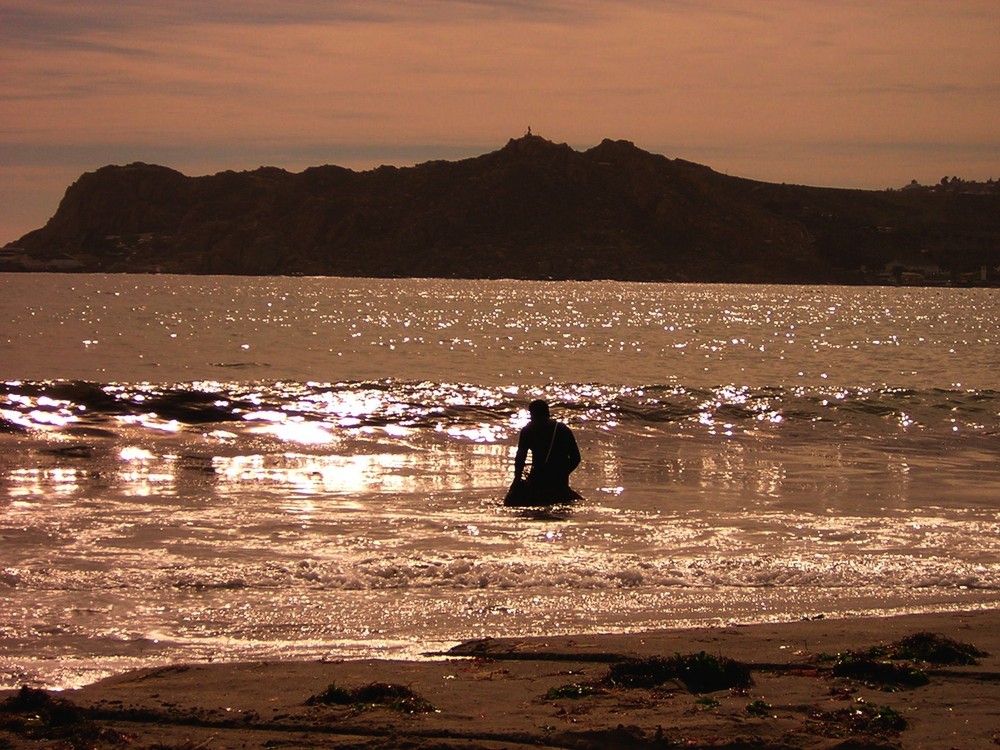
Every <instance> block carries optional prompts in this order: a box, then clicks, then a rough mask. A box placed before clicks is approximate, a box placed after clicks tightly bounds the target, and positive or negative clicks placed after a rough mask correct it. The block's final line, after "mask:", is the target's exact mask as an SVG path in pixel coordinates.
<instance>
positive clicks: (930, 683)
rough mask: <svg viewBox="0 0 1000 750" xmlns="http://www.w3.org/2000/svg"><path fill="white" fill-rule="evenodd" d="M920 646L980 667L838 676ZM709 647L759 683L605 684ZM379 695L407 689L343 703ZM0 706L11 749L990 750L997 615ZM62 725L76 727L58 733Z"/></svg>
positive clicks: (342, 669) (478, 657)
mask: <svg viewBox="0 0 1000 750" xmlns="http://www.w3.org/2000/svg"><path fill="white" fill-rule="evenodd" d="M920 633H933V634H935V635H938V636H942V637H943V638H946V639H949V640H951V641H954V642H958V643H959V644H967V645H971V646H974V647H976V648H977V649H979V650H980V651H981V652H985V655H982V656H980V657H979V658H978V659H977V661H978V663H977V664H973V665H960V664H948V663H932V662H928V661H923V660H920V659H916V660H914V659H907V660H903V661H899V660H897V661H894V662H892V663H893V664H897V665H910V666H912V667H913V668H914V669H916V670H919V673H920V674H922V675H925V676H926V680H927V682H926V684H922V685H916V684H913V685H907V684H893V683H894V680H892V679H885V678H884V676H883V677H878V678H877V679H876V678H872V677H870V676H863V675H859V674H852V675H851V676H845V675H843V674H835V671H837V670H836V669H835V666H836V665H837V664H838V662H836V661H835V660H834V658H833V657H835V655H837V654H844V653H845V652H848V651H852V652H854V653H855V654H858V653H860V652H862V651H865V650H867V649H869V648H870V647H874V646H885V645H889V644H890V643H897V642H899V641H901V640H905V639H907V638H908V637H909V636H913V635H915V634H920ZM702 652H704V654H707V655H709V656H710V657H724V659H723V661H725V660H733V661H734V662H737V663H739V664H740V665H743V666H746V667H748V668H749V674H750V677H751V678H752V684H750V685H749V686H742V687H741V686H736V687H729V688H721V689H714V690H707V689H706V691H705V692H698V691H696V690H692V689H691V688H690V686H686V683H685V681H684V679H683V678H678V677H676V675H675V676H674V677H671V678H668V679H665V680H663V681H660V682H658V683H657V684H643V685H640V686H629V685H625V684H623V683H622V682H621V681H620V679H615V680H609V675H610V674H611V671H612V670H613V668H614V665H616V664H622V663H623V662H624V661H625V660H629V661H628V663H631V664H635V663H646V664H648V663H657V664H661V663H664V661H665V660H669V659H670V658H671V657H675V656H676V655H698V654H701V653H702ZM643 660H645V661H643ZM879 661H884V660H883V659H881V658H880V659H879ZM840 663H843V660H841V662H840ZM379 684H381V685H382V687H383V688H384V687H385V685H392V686H401V687H400V688H399V690H400V691H398V692H393V691H392V690H388V691H387V690H383V693H384V694H383V695H381V696H375V697H372V696H371V695H362V693H361V692H355V693H353V695H352V696H351V697H349V698H345V697H344V694H345V692H349V691H360V690H361V689H362V688H365V687H366V686H367V687H371V686H373V685H379ZM331 685H333V686H336V690H331V689H330V686H331ZM403 688H405V690H403ZM406 690H408V691H412V694H410V693H407V692H406ZM369 692H371V691H369ZM359 696H361V697H359ZM19 699H20V700H21V701H22V702H21V704H18V700H19ZM310 699H311V700H310ZM341 699H343V700H344V702H343V703H341V702H339V701H341ZM32 701H34V703H33V704H32V706H31V711H27V710H24V711H22V710H21V709H27V704H28V703H31V702H32ZM0 702H2V706H3V707H2V709H0V747H9V748H35V747H48V746H51V743H52V741H53V739H57V740H60V739H61V740H65V739H66V737H65V736H60V735H59V733H60V732H62V731H68V732H70V733H71V734H69V735H68V737H70V738H75V737H84V736H88V737H90V738H89V739H88V740H87V742H88V744H87V746H88V747H112V746H114V743H115V738H116V737H118V738H119V741H121V740H120V738H122V737H126V738H129V739H128V742H129V746H132V747H143V748H145V747H154V746H155V747H160V748H194V747H211V748H216V749H218V748H227V749H228V748H242V747H295V748H310V747H337V748H347V747H351V748H357V747H366V748H367V747H371V748H389V747H413V748H441V749H446V748H466V749H470V748H484V749H485V748H506V747H519V746H531V747H559V748H585V749H587V748H605V747H608V748H610V747H679V746H683V747H727V748H736V747H740V748H744V747H745V748H749V747H753V748H807V747H808V748H848V747H850V748H950V747H956V748H958V747H960V748H966V749H973V748H987V747H996V746H997V744H998V742H1000V721H998V718H997V717H998V716H1000V611H997V610H982V611H969V612H949V613H937V614H935V613H932V614H920V615H903V616H897V617H891V618H859V619H837V618H824V619H811V620H802V621H798V622H789V623H781V624H762V625H747V626H742V625H740V626H729V627H717V628H695V629H680V630H671V631H662V632H650V633H636V634H607V635H593V636H591V635H588V636H576V637H570V636H559V637H551V638H525V639H517V638H502V639H486V640H482V641H469V642H466V643H464V644H461V645H459V646H457V647H455V648H453V649H451V650H450V651H448V652H445V653H443V654H440V655H437V656H436V657H435V658H430V659H427V660H423V661H385V660H365V661H326V662H318V661H313V662H260V663H230V664H188V665H185V664H178V665H174V666H170V667H164V668H154V669H146V670H140V671H137V672H129V673H126V674H122V675H117V676H114V677H111V678H108V679H105V680H102V681H100V682H97V683H94V684H92V685H89V686H86V687H83V688H80V689H77V690H70V691H65V692H62V693H57V692H52V693H41V692H40V691H39V692H38V693H32V694H31V695H28V694H27V693H21V694H18V693H16V692H7V693H0ZM32 712H33V713H32ZM28 713H31V715H32V716H34V719H32V721H33V722H34V723H33V724H32V723H31V722H27V724H26V723H25V720H24V717H25V716H26V715H27V714H28ZM49 715H57V716H61V717H63V718H62V719H61V720H60V721H62V723H61V724H60V723H59V722H58V721H57V722H49V723H48V724H46V718H45V717H47V716H49ZM67 716H72V717H75V720H76V721H78V724H77V725H75V726H74V725H73V723H72V721H67V720H66V717H67ZM39 717H41V718H39ZM19 727H20V728H19ZM32 732H34V733H35V736H32ZM46 732H48V734H47V735H46ZM74 733H75V734H74ZM88 733H89V734H88ZM90 735H93V736H90ZM71 746H72V745H71Z"/></svg>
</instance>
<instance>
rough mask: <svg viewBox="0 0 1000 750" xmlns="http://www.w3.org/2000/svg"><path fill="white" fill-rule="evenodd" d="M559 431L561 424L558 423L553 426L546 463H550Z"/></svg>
mask: <svg viewBox="0 0 1000 750" xmlns="http://www.w3.org/2000/svg"><path fill="white" fill-rule="evenodd" d="M558 431H559V423H558V422H556V423H555V424H554V425H552V440H550V441H549V452H548V453H546V454H545V463H548V462H549V457H550V456H551V455H552V446H553V445H555V444H556V433H557V432H558Z"/></svg>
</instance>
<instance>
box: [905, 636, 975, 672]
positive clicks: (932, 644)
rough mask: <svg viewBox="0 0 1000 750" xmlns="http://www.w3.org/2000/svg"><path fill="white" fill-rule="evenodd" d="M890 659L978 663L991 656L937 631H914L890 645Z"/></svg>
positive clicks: (943, 662)
mask: <svg viewBox="0 0 1000 750" xmlns="http://www.w3.org/2000/svg"><path fill="white" fill-rule="evenodd" d="M886 656H887V657H888V658H890V659H911V660H913V661H924V662H928V663H929V664H964V665H971V664H978V663H979V658H980V657H983V656H989V654H987V653H986V652H985V651H980V650H979V649H978V648H976V647H975V646H973V645H972V644H971V643H962V642H960V641H956V640H952V639H951V638H947V637H946V636H943V635H937V634H935V633H926V632H923V633H914V634H913V635H908V636H907V637H906V638H902V639H900V640H898V641H896V642H895V643H893V644H891V645H890V646H889V647H888V651H887V653H886Z"/></svg>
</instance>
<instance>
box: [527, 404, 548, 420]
mask: <svg viewBox="0 0 1000 750" xmlns="http://www.w3.org/2000/svg"><path fill="white" fill-rule="evenodd" d="M528 413H529V414H530V415H531V421H532V422H548V421H549V405H548V404H547V403H545V402H544V401H542V400H541V399H536V400H535V401H532V402H531V403H530V404H528Z"/></svg>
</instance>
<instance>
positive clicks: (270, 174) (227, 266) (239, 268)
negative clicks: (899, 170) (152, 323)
mask: <svg viewBox="0 0 1000 750" xmlns="http://www.w3.org/2000/svg"><path fill="white" fill-rule="evenodd" d="M998 240H1000V195H997V194H996V193H988V194H985V195H966V194H964V193H947V194H945V193H940V192H931V191H920V190H901V191H883V192H875V191H859V190H835V189H822V188H810V187H802V186H793V185H776V184H769V183H763V182H757V181H752V180H746V179H740V178H736V177H729V176H726V175H722V174H719V173H718V172H715V171H713V170H711V169H709V168H708V167H705V166H701V165H698V164H694V163H691V162H687V161H683V160H680V159H668V158H666V157H664V156H660V155H657V154H651V153H648V152H646V151H643V150H641V149H638V148H636V147H635V146H634V145H633V144H632V143H630V142H628V141H611V140H605V141H603V142H602V143H601V144H599V145H598V146H595V147H594V148H591V149H589V150H587V151H583V152H579V151H575V150H573V149H572V148H570V147H569V146H567V145H565V144H555V143H552V142H550V141H547V140H545V139H543V138H540V137H538V136H533V135H526V136H524V137H522V138H517V139H512V140H511V141H510V142H509V143H508V144H507V145H506V146H504V147H503V148H502V149H500V150H499V151H495V152H492V153H488V154H484V155H482V156H478V157H475V158H470V159H464V160H460V161H454V162H447V161H431V162H427V163H424V164H420V165H418V166H415V167H409V168H396V167H388V166H383V167H379V168H378V169H374V170H370V171H365V172H355V171H352V170H349V169H344V168H342V167H336V166H322V167H313V168H309V169H306V170H305V171H303V172H301V173H290V172H286V171H285V170H282V169H277V168H273V167H269V168H260V169H257V170H254V171H252V172H240V173H237V172H231V171H230V172H222V173H219V174H216V175H211V176H207V177H186V176H184V175H182V174H181V173H179V172H177V171H174V170H172V169H168V168H166V167H161V166H154V165H149V164H141V163H137V164H129V165H127V166H107V167H103V168H101V169H98V170H97V171H95V172H89V173H87V174H84V175H83V176H81V177H80V179H79V180H78V181H77V182H76V183H74V184H73V185H72V186H70V187H69V189H68V190H67V191H66V195H65V197H64V198H63V200H62V202H61V203H60V205H59V208H58V210H57V212H56V214H55V216H53V217H52V219H51V220H50V221H49V222H48V223H47V224H46V225H45V227H43V228H41V229H38V230H35V231H33V232H30V233H28V234H27V235H25V236H24V237H22V238H21V239H20V240H18V241H17V242H15V243H12V244H11V245H9V246H8V247H7V248H5V250H4V251H3V253H0V269H3V270H36V269H42V270H76V271H108V272H171V273H229V274H308V275H314V274H315V275H336V276H382V277H386V276H389V277H394V276H428V277H463V278H502V277H513V278H528V279H538V278H553V279H591V278H606V279H623V280H642V281H674V280H688V281H753V282H813V283H831V282H845V283H858V282H864V281H866V280H872V279H874V278H875V277H876V274H877V273H878V272H881V271H882V270H883V269H884V268H885V267H886V266H887V265H889V266H892V265H895V266H896V267H897V268H898V269H902V268H905V267H907V266H909V267H911V268H914V269H917V270H919V271H921V272H923V273H925V274H927V273H933V274H937V275H939V276H941V277H942V278H943V277H945V276H946V277H949V278H958V277H960V275H961V274H964V273H975V274H976V277H977V278H979V272H980V268H981V267H982V266H984V265H985V266H989V267H990V268H992V267H993V266H996V265H997V264H998V263H1000V241H998Z"/></svg>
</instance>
